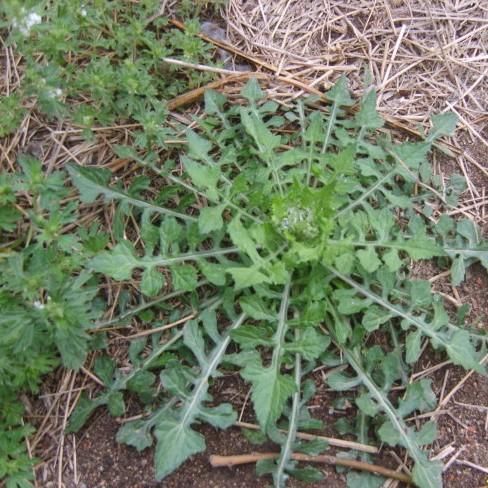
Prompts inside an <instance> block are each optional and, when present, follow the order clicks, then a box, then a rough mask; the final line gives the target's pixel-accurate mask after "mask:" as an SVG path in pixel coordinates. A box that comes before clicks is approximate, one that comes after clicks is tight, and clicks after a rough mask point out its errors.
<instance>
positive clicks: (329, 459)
mask: <svg viewBox="0 0 488 488" xmlns="http://www.w3.org/2000/svg"><path fill="white" fill-rule="evenodd" d="M277 457H279V454H278V453H274V452H263V453H256V454H238V455H235V456H219V455H213V456H210V464H211V465H212V467H214V468H221V467H230V466H237V465H240V464H249V463H255V462H257V461H261V460H263V459H276V458H277ZM291 457H292V459H294V460H295V461H304V462H309V463H323V464H330V465H332V466H344V467H347V468H351V469H356V470H358V471H366V472H368V473H374V474H378V475H381V476H385V477H386V478H392V479H395V480H398V481H403V482H404V483H411V482H412V480H411V478H410V476H408V475H406V474H404V473H400V472H398V471H394V470H393V469H388V468H384V467H383V466H378V465H377V464H370V463H365V462H363V461H356V460H355V459H346V458H339V457H335V456H329V455H327V454H322V455H319V456H308V455H306V454H300V453H294V454H292V455H291Z"/></svg>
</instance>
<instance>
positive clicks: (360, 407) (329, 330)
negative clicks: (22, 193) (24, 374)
mask: <svg viewBox="0 0 488 488" xmlns="http://www.w3.org/2000/svg"><path fill="white" fill-rule="evenodd" d="M242 96H243V97H244V98H245V99H246V100H247V104H245V105H243V106H236V105H229V104H228V102H227V100H226V98H225V97H224V96H223V95H222V94H220V93H217V92H213V91H208V92H207V93H206V95H205V116H204V117H202V118H201V119H198V120H197V123H198V130H196V131H193V130H188V131H187V134H186V135H187V150H186V151H185V153H184V154H183V155H181V157H179V159H178V160H177V161H175V160H174V159H171V157H168V156H167V155H166V154H165V155H164V156H161V154H159V153H158V152H157V151H155V150H154V149H153V150H151V149H148V150H146V151H145V152H137V150H135V149H133V148H130V147H124V148H118V152H119V153H120V155H121V156H122V157H125V158H128V159H131V160H133V161H134V164H139V165H140V166H141V167H143V168H146V169H147V170H148V171H150V172H152V173H153V178H154V179H157V178H159V179H160V180H161V182H162V183H163V189H162V190H161V191H160V193H159V195H158V196H157V197H156V198H155V199H153V200H148V199H147V198H142V197H141V196H134V195H131V194H129V193H128V192H126V191H123V190H121V188H120V187H118V186H114V185H112V184H111V182H110V177H111V175H110V173H109V172H105V171H104V170H100V169H94V168H82V167H79V166H76V165H71V166H70V168H69V172H70V175H71V177H72V179H73V181H74V183H75V185H76V186H77V187H78V189H79V190H80V193H81V198H82V200H84V201H85V202H93V201H94V200H95V199H97V198H98V197H100V196H102V197H103V198H104V199H105V200H106V201H109V202H116V203H117V205H118V206H119V208H120V207H122V208H124V209H125V210H124V212H126V214H127V212H132V213H131V215H132V216H135V218H137V219H139V222H140V229H141V236H142V242H140V241H139V242H137V243H131V242H129V241H128V240H120V242H118V243H116V245H114V246H113V247H112V248H111V249H110V250H107V251H104V252H102V253H100V254H98V255H97V256H96V257H94V258H93V260H92V261H91V263H90V266H91V268H92V270H94V271H97V272H100V273H103V274H105V275H108V276H110V277H112V278H113V279H114V280H117V281H122V280H129V279H132V280H133V281H134V280H135V281H136V282H137V283H139V286H140V291H141V293H142V294H143V295H145V296H146V297H147V299H146V300H143V301H142V302H141V304H140V305H139V306H138V307H136V308H135V309H134V310H133V311H132V312H131V311H129V312H125V313H124V314H123V315H122V316H121V317H119V318H115V319H113V320H112V321H111V322H110V323H111V324H113V323H114V322H117V321H120V322H122V323H124V321H127V319H128V318H129V317H130V315H131V314H134V315H135V314H139V313H140V312H141V311H143V310H146V309H149V308H154V307H158V308H159V309H162V310H165V311H166V312H165V315H166V317H167V319H168V322H171V323H172V324H173V323H175V322H176V323H178V324H180V325H179V326H169V327H168V328H167V330H164V327H163V328H161V327H159V328H158V330H157V331H154V333H153V334H150V335H148V336H146V337H141V336H138V337H136V338H135V339H132V341H131V343H130V346H129V353H128V354H129V360H130V363H131V367H130V369H129V370H127V368H125V369H124V371H121V370H117V369H116V368H115V365H114V364H113V362H111V361H110V360H108V359H107V358H103V357H101V358H99V360H98V362H97V365H96V368H95V369H96V372H97V374H98V375H99V377H100V378H102V379H103V381H104V382H105V384H106V386H107V389H106V391H105V392H103V393H102V394H101V395H100V396H98V397H96V398H95V399H94V400H89V399H88V398H83V400H82V402H81V404H80V406H79V407H78V409H77V410H76V411H75V413H74V414H73V418H72V419H71V427H70V428H71V430H77V429H78V428H79V427H80V426H81V425H82V424H83V422H84V421H85V420H86V418H87V417H88V416H89V414H90V413H91V411H93V409H94V408H96V407H97V406H98V405H100V404H108V406H109V408H110V409H111V411H112V412H113V413H115V414H117V415H120V414H121V413H122V412H123V395H124V392H125V391H127V392H135V393H137V394H138V395H139V397H140V398H141V400H142V402H143V404H144V405H146V407H145V410H146V413H147V415H146V416H143V417H142V418H140V419H139V420H135V421H132V422H128V423H126V424H124V426H123V427H122V428H121V429H120V431H119V433H118V436H117V437H118V440H119V441H121V442H125V443H127V444H130V445H132V446H134V447H135V448H137V449H138V450H142V449H144V448H146V447H149V446H151V445H153V443H155V446H156V450H155V469H156V475H157V478H158V479H162V478H164V477H165V476H166V475H168V474H169V473H171V472H172V471H173V470H174V469H176V468H177V467H178V466H180V465H181V463H183V462H184V461H185V460H186V459H187V458H188V457H190V456H191V455H193V454H195V453H198V452H202V451H204V450H205V440H204V438H203V436H202V435H201V434H200V433H199V432H198V431H197V430H196V426H197V425H198V424H199V423H201V422H206V423H209V424H211V425H213V426H215V427H218V428H227V427H229V426H231V425H232V424H233V423H234V421H235V419H236V414H235V413H234V411H233V409H232V406H231V405H229V404H220V405H218V404H215V402H214V400H213V397H212V388H211V385H212V384H213V382H214V380H215V378H218V376H219V375H221V374H222V372H223V371H225V370H228V369H235V368H237V369H238V370H239V371H240V374H241V376H242V378H243V379H244V380H245V381H246V382H247V383H248V384H249V385H250V387H251V392H252V394H251V398H252V404H253V407H254V412H255V415H256V418H257V421H258V422H259V425H260V427H261V430H262V432H263V433H265V434H267V436H268V437H269V438H270V439H271V440H272V441H274V442H275V443H277V444H278V445H279V446H280V447H281V450H280V454H279V457H278V458H277V459H276V460H266V461H264V462H260V463H259V464H258V466H257V467H258V472H259V473H261V474H264V473H270V474H271V475H272V476H273V479H274V484H275V486H277V487H281V486H284V485H285V483H286V479H287V478H288V477H289V476H290V475H293V476H296V477H299V478H303V479H317V477H318V476H319V475H320V473H319V472H318V471H317V470H315V469H314V468H311V467H305V468H303V467H299V466H298V465H297V464H296V462H295V461H294V460H293V456H292V455H293V453H294V452H305V453H311V454H313V453H318V452H320V451H321V450H323V449H325V448H326V446H324V445H318V443H317V442H305V441H303V440H299V439H297V436H296V433H297V430H307V429H317V428H320V422H319V421H317V420H316V419H313V418H312V417H311V415H310V413H309V411H308V409H307V402H308V401H309V400H310V399H311V398H312V397H313V395H314V388H315V386H314V382H313V381H312V380H311V378H310V373H311V371H312V370H313V369H314V367H316V366H319V365H325V366H329V367H331V368H332V367H334V366H342V368H339V370H340V372H337V371H336V372H334V373H332V374H330V375H328V377H327V383H328V386H329V387H331V388H332V389H334V390H336V391H338V392H347V393H344V394H347V395H348V397H351V396H353V397H354V399H355V403H356V406H357V419H356V422H355V423H354V425H355V426H356V427H355V433H356V435H357V437H358V439H359V440H360V441H361V442H368V436H369V435H370V434H371V433H373V432H375V433H376V439H377V440H378V441H380V442H384V443H387V444H389V445H391V446H401V447H403V448H405V449H406V450H407V451H408V453H409V455H410V457H411V458H412V461H413V472H412V474H413V481H414V482H415V483H416V484H417V485H418V486H419V487H421V488H432V487H439V486H441V484H442V482H441V464H440V463H438V462H433V461H430V460H429V457H428V453H427V452H425V451H424V450H423V449H422V446H425V445H428V444H430V443H431V442H432V441H433V440H434V439H435V437H436V427H435V423H433V422H427V423H425V424H424V425H422V426H421V428H420V429H417V428H416V427H415V426H414V425H413V424H412V423H411V422H409V421H408V420H407V419H408V417H409V416H410V415H411V414H412V412H415V411H417V412H424V411H427V410H429V409H432V408H433V407H434V406H435V403H436V398H435V395H434V393H433V391H432V388H431V383H430V381H429V380H425V379H424V380H421V381H415V382H413V383H409V375H410V373H411V371H412V368H413V367H414V365H415V364H416V362H417V360H418V359H419V357H420V355H421V352H422V351H423V350H424V348H425V346H429V347H431V348H432V349H434V350H439V351H443V352H445V353H446V354H447V356H448V357H449V359H450V360H451V361H452V363H454V364H456V365H461V366H463V367H464V368H466V369H474V370H476V371H479V372H484V368H483V367H482V366H481V364H480V351H481V349H482V348H483V347H484V346H485V345H486V338H485V337H483V336H481V335H478V334H477V333H476V332H474V331H472V330H470V329H467V328H464V327H463V326H462V325H459V324H458V321H457V320H455V319H453V317H452V316H451V314H450V313H449V311H448V310H446V308H445V305H444V303H443V299H442V297H441V296H439V295H437V294H436V293H435V292H433V291H432V289H431V283H430V282H429V281H425V280H421V279H416V278H415V277H414V276H411V273H410V266H409V265H410V264H411V262H412V261H418V260H424V259H435V260H436V262H437V263H438V265H439V266H441V267H450V269H451V280H452V282H453V284H459V283H460V282H461V281H462V280H463V279H464V275H465V268H466V267H467V266H469V265H471V264H472V263H473V262H475V261H480V262H481V263H482V265H483V266H484V267H486V268H488V247H487V244H486V242H484V241H482V239H481V237H480V233H479V229H478V228H477V227H476V225H475V224H474V223H473V222H472V221H470V220H467V219H461V220H457V221H455V220H454V219H453V218H451V217H449V216H447V215H446V214H445V213H444V212H445V211H446V210H448V209H450V208H452V207H454V206H456V204H457V198H458V195H459V194H460V192H462V191H463V189H464V182H463V180H462V178H460V177H458V176H455V175H453V176H451V177H450V178H449V179H448V180H444V179H442V178H440V177H439V176H437V175H434V174H433V173H432V171H431V166H430V163H429V161H428V159H427V158H428V154H429V152H430V150H431V149H432V146H433V144H435V143H436V141H437V139H438V138H439V137H441V136H445V135H449V134H451V133H452V131H453V130H454V128H455V125H456V118H455V116H454V115H453V114H449V113H447V114H443V115H438V116H434V117H432V128H431V130H430V132H429V133H428V134H427V135H426V136H425V138H424V139H423V140H421V141H408V142H403V143H396V142H394V141H393V140H392V137H391V135H390V133H389V132H388V131H387V130H384V129H382V127H383V125H384V123H383V120H382V118H381V117H380V115H379V114H378V113H377V111H376V108H375V106H376V95H375V92H374V91H373V90H367V91H366V93H365V95H364V97H363V98H362V100H361V102H360V104H359V108H358V109H357V110H356V109H355V108H354V107H353V100H352V99H351V97H350V94H349V92H348V90H347V87H346V81H345V79H344V78H341V79H340V80H339V81H338V83H337V84H336V85H335V86H334V87H333V88H332V89H331V90H330V91H329V92H328V93H327V94H326V97H327V99H328V101H329V102H330V104H331V105H330V108H329V110H328V111H327V112H324V111H321V110H313V109H311V108H310V107H309V106H307V105H305V103H303V102H299V103H298V104H297V105H296V106H295V107H293V108H290V109H286V110H285V109H281V108H280V107H279V105H278V104H277V103H275V102H273V101H265V100H264V93H263V92H262V91H261V89H260V87H259V85H258V83H257V82H256V81H255V80H251V81H250V82H249V83H248V84H247V85H246V86H245V87H244V89H243V90H242ZM171 300H174V302H172V301H171ZM168 303H174V304H175V305H174V306H168ZM185 318H186V319H185ZM103 326H104V324H103V323H100V327H103ZM378 337H381V338H382V340H381V341H377V340H376V338H378ZM393 387H396V388H398V387H403V388H404V390H403V391H404V393H403V395H401V396H400V397H399V398H398V396H397V395H392V394H391V392H392V388H393ZM339 394H340V393H339ZM283 429H284V430H283ZM283 432H286V433H283ZM368 476H370V475H368ZM353 481H354V483H356V484H357V482H358V478H357V477H354V478H353V477H351V483H352V482H353Z"/></svg>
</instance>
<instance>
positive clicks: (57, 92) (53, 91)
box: [46, 88, 63, 98]
mask: <svg viewBox="0 0 488 488" xmlns="http://www.w3.org/2000/svg"><path fill="white" fill-rule="evenodd" d="M46 95H47V96H48V97H49V98H61V97H62V96H63V90H61V88H48V89H47V91H46Z"/></svg>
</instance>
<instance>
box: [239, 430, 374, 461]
mask: <svg viewBox="0 0 488 488" xmlns="http://www.w3.org/2000/svg"><path fill="white" fill-rule="evenodd" d="M235 425H236V426H237V427H241V428H243V429H251V430H259V429H260V427H259V426H258V425H256V424H250V423H248V422H236V423H235ZM280 432H283V433H286V430H283V429H280ZM297 437H298V438H299V439H304V440H307V441H313V440H315V439H320V440H322V441H326V442H327V443H328V444H329V445H331V446H334V447H343V448H346V449H354V450H356V451H362V452H369V453H372V454H375V453H377V452H379V449H378V448H377V447H376V446H369V445H367V444H360V443H359V442H353V441H345V440H343V439H336V438H334V437H325V436H321V435H315V434H307V433H305V432H297Z"/></svg>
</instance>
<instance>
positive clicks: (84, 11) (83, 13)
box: [80, 7, 88, 17]
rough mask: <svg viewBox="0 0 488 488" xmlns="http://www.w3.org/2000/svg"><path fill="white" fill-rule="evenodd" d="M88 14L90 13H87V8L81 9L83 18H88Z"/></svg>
mask: <svg viewBox="0 0 488 488" xmlns="http://www.w3.org/2000/svg"><path fill="white" fill-rule="evenodd" d="M87 14H88V12H87V11H86V8H85V7H81V9H80V15H81V16H82V17H86V16H87Z"/></svg>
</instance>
